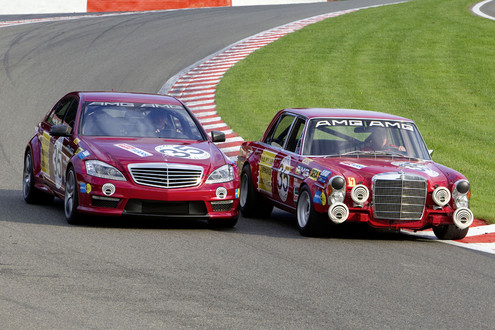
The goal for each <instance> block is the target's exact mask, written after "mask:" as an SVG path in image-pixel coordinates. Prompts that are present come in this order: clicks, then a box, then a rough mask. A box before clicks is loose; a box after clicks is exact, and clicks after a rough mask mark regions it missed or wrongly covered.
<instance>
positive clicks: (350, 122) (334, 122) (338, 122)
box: [316, 119, 414, 131]
mask: <svg viewBox="0 0 495 330" xmlns="http://www.w3.org/2000/svg"><path fill="white" fill-rule="evenodd" d="M365 123H367V125H365ZM320 126H367V127H373V126H375V127H384V128H385V127H394V128H401V129H405V130H408V131H414V128H413V125H411V124H408V123H401V122H398V121H381V120H369V121H363V120H356V119H329V120H320V121H318V122H317V123H316V127H320Z"/></svg>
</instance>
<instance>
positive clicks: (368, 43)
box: [216, 0, 495, 223]
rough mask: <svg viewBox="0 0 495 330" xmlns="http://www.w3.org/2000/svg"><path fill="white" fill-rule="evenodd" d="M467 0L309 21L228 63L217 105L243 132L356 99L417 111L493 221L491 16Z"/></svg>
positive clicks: (479, 213) (373, 106)
mask: <svg viewBox="0 0 495 330" xmlns="http://www.w3.org/2000/svg"><path fill="white" fill-rule="evenodd" d="M472 4H473V0H415V1H411V2H408V3H402V4H396V5H390V6H384V7H378V8H370V9H365V10H360V11H358V12H355V13H351V14H347V15H343V16H339V17H335V18H331V19H327V20H324V21H322V22H320V23H316V24H313V25H310V26H307V27H305V28H304V29H302V30H299V31H297V32H294V33H292V34H289V35H287V36H285V37H283V38H281V39H279V40H278V41H275V42H273V43H271V44H270V45H267V46H265V47H263V48H261V49H259V50H258V51H256V52H254V53H253V54H251V55H250V56H248V57H247V58H246V59H244V60H243V61H241V62H239V63H238V64H236V65H235V66H234V67H233V68H232V69H230V70H229V71H228V72H227V73H226V75H225V77H224V78H223V79H222V81H221V83H220V84H219V86H218V89H217V93H216V104H217V111H218V112H219V113H220V115H221V116H222V118H223V120H224V121H226V122H227V123H228V124H229V126H231V127H232V128H233V130H234V131H235V132H237V133H238V134H240V135H241V136H242V137H243V138H244V139H246V140H256V139H259V138H260V137H261V135H262V133H263V131H264V130H265V128H266V126H267V125H268V123H269V121H270V120H271V118H272V117H273V115H274V114H275V112H276V111H278V110H280V109H282V108H290V107H335V108H354V109H365V110H373V111H381V112H387V113H392V114H396V115H400V116H404V117H407V118H411V119H413V120H414V121H415V122H416V123H417V125H418V127H419V129H420V130H421V132H422V134H423V137H424V138H425V140H426V143H427V145H428V147H429V148H430V149H434V150H435V152H434V155H433V158H434V160H435V161H437V162H439V163H441V164H444V165H446V166H449V167H452V168H454V169H456V170H458V171H460V172H461V173H463V174H464V175H466V176H467V178H468V179H469V180H470V182H471V187H472V199H471V208H472V210H473V212H474V214H475V216H476V217H477V218H481V219H486V220H488V221H490V222H492V223H494V222H495V206H494V205H495V202H494V201H495V189H494V187H495V143H494V137H495V60H494V59H495V39H494V38H493V36H494V35H495V22H494V21H491V20H488V19H484V18H481V17H477V16H474V15H473V14H472V13H471V11H470V10H469V8H470V6H471V5H472Z"/></svg>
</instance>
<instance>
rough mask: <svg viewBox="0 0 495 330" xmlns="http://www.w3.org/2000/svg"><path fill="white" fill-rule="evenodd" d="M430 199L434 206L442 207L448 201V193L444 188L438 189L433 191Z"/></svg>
mask: <svg viewBox="0 0 495 330" xmlns="http://www.w3.org/2000/svg"><path fill="white" fill-rule="evenodd" d="M432 197H433V201H434V202H435V204H437V205H438V206H441V207H444V206H445V205H447V204H448V203H449V201H450V191H449V190H448V189H447V188H445V187H438V188H436V189H435V190H434V191H433V195H432Z"/></svg>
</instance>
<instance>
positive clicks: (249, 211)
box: [239, 165, 273, 218]
mask: <svg viewBox="0 0 495 330" xmlns="http://www.w3.org/2000/svg"><path fill="white" fill-rule="evenodd" d="M239 209H240V210H241V213H242V215H243V216H245V217H246V218H264V217H269V216H270V214H271V213H272V210H273V205H271V204H269V203H268V202H267V201H266V200H264V199H262V197H261V196H260V195H259V194H258V193H257V192H256V191H255V190H254V186H253V177H252V175H251V167H250V166H249V165H245V166H244V167H243V168H242V173H241V195H240V198H239Z"/></svg>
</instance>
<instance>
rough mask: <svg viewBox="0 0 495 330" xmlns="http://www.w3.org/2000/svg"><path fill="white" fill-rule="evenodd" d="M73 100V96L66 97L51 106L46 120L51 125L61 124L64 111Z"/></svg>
mask: <svg viewBox="0 0 495 330" xmlns="http://www.w3.org/2000/svg"><path fill="white" fill-rule="evenodd" d="M73 100H74V99H73V98H71V97H68V98H65V99H63V100H61V101H60V102H58V103H57V104H56V105H55V106H54V107H53V110H52V112H50V115H49V116H48V118H47V119H46V121H47V122H48V123H49V124H51V125H61V124H62V122H63V120H64V116H65V113H66V112H67V109H69V106H70V105H71V103H72V101H73Z"/></svg>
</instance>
